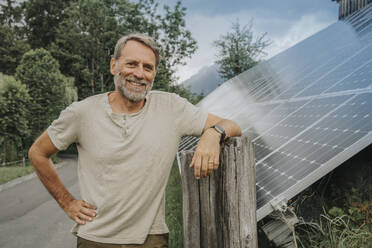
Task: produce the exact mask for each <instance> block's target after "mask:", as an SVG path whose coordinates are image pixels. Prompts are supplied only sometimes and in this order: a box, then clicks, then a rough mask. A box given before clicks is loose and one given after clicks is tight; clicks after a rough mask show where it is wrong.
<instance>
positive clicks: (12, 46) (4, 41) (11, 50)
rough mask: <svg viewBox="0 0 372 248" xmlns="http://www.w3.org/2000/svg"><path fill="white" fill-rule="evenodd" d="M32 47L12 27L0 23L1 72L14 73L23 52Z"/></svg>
mask: <svg viewBox="0 0 372 248" xmlns="http://www.w3.org/2000/svg"><path fill="white" fill-rule="evenodd" d="M29 49H30V47H29V45H28V44H27V42H26V41H25V40H23V39H20V38H19V37H18V35H17V33H16V32H15V30H14V29H13V28H12V27H8V26H5V25H3V24H0V72H2V73H5V74H8V75H12V74H14V73H15V70H16V68H17V65H18V64H19V62H20V61H21V58H22V56H23V54H24V53H25V52H26V51H28V50H29Z"/></svg>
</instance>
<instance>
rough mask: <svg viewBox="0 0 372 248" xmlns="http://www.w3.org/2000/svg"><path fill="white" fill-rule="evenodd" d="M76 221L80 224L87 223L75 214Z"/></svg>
mask: <svg viewBox="0 0 372 248" xmlns="http://www.w3.org/2000/svg"><path fill="white" fill-rule="evenodd" d="M74 221H75V222H76V223H78V224H79V225H85V221H83V220H81V219H80V218H79V217H78V216H75V218H74Z"/></svg>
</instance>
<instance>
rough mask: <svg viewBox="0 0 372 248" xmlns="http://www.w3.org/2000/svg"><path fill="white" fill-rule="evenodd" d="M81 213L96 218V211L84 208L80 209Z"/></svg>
mask: <svg viewBox="0 0 372 248" xmlns="http://www.w3.org/2000/svg"><path fill="white" fill-rule="evenodd" d="M80 212H81V213H83V214H85V215H87V216H89V217H96V211H94V210H91V209H88V208H82V209H80Z"/></svg>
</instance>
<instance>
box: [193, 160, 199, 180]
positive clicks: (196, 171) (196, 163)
mask: <svg viewBox="0 0 372 248" xmlns="http://www.w3.org/2000/svg"><path fill="white" fill-rule="evenodd" d="M200 168H201V157H197V158H196V159H195V163H194V175H195V177H196V179H200Z"/></svg>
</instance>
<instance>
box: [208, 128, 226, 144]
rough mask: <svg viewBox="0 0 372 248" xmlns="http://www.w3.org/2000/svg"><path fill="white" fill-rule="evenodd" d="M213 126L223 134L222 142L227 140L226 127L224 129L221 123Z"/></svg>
mask: <svg viewBox="0 0 372 248" xmlns="http://www.w3.org/2000/svg"><path fill="white" fill-rule="evenodd" d="M211 128H214V129H215V130H216V131H217V132H219V133H220V134H221V139H220V144H222V142H223V141H224V140H225V137H226V132H225V129H223V128H222V127H220V126H219V125H214V126H211Z"/></svg>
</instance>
